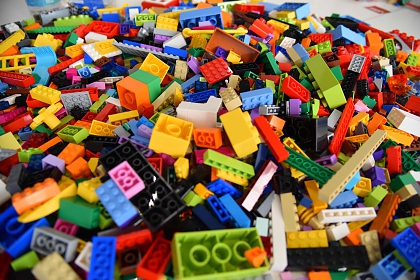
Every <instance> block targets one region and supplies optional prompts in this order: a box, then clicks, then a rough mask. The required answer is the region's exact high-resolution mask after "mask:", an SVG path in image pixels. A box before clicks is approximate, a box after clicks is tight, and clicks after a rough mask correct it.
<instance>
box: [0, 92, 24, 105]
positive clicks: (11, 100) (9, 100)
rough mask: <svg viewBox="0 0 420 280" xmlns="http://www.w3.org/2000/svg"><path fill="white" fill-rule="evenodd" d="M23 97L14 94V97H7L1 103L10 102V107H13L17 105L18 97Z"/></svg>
mask: <svg viewBox="0 0 420 280" xmlns="http://www.w3.org/2000/svg"><path fill="white" fill-rule="evenodd" d="M21 95H22V94H13V95H10V96H8V97H5V98H3V99H1V100H0V102H3V101H7V102H9V104H10V105H13V104H15V101H16V97H19V96H21Z"/></svg>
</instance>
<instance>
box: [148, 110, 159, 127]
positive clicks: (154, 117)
mask: <svg viewBox="0 0 420 280" xmlns="http://www.w3.org/2000/svg"><path fill="white" fill-rule="evenodd" d="M159 116H160V113H159V112H156V113H155V114H154V115H153V116H151V117H150V119H149V121H151V122H152V123H154V124H156V122H157V120H158V119H159Z"/></svg>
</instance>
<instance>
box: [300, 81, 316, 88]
mask: <svg viewBox="0 0 420 280" xmlns="http://www.w3.org/2000/svg"><path fill="white" fill-rule="evenodd" d="M300 84H301V85H302V86H304V87H305V88H306V89H307V90H309V91H312V90H314V87H313V86H312V84H311V83H310V82H309V81H308V79H303V80H301V81H300Z"/></svg>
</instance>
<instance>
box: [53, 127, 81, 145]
mask: <svg viewBox="0 0 420 280" xmlns="http://www.w3.org/2000/svg"><path fill="white" fill-rule="evenodd" d="M57 135H58V137H60V139H62V140H64V141H66V142H70V143H76V144H79V143H80V142H82V141H83V140H85V139H86V138H87V137H88V136H89V131H88V130H87V129H86V128H84V127H80V126H74V125H67V126H66V127H64V128H63V129H62V130H60V131H59V132H57Z"/></svg>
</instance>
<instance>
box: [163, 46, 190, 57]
mask: <svg viewBox="0 0 420 280" xmlns="http://www.w3.org/2000/svg"><path fill="white" fill-rule="evenodd" d="M163 52H164V53H167V54H172V55H177V56H179V57H180V58H184V59H185V58H186V57H187V56H188V52H187V51H186V50H183V49H178V48H174V47H171V46H166V47H164V48H163Z"/></svg>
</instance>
